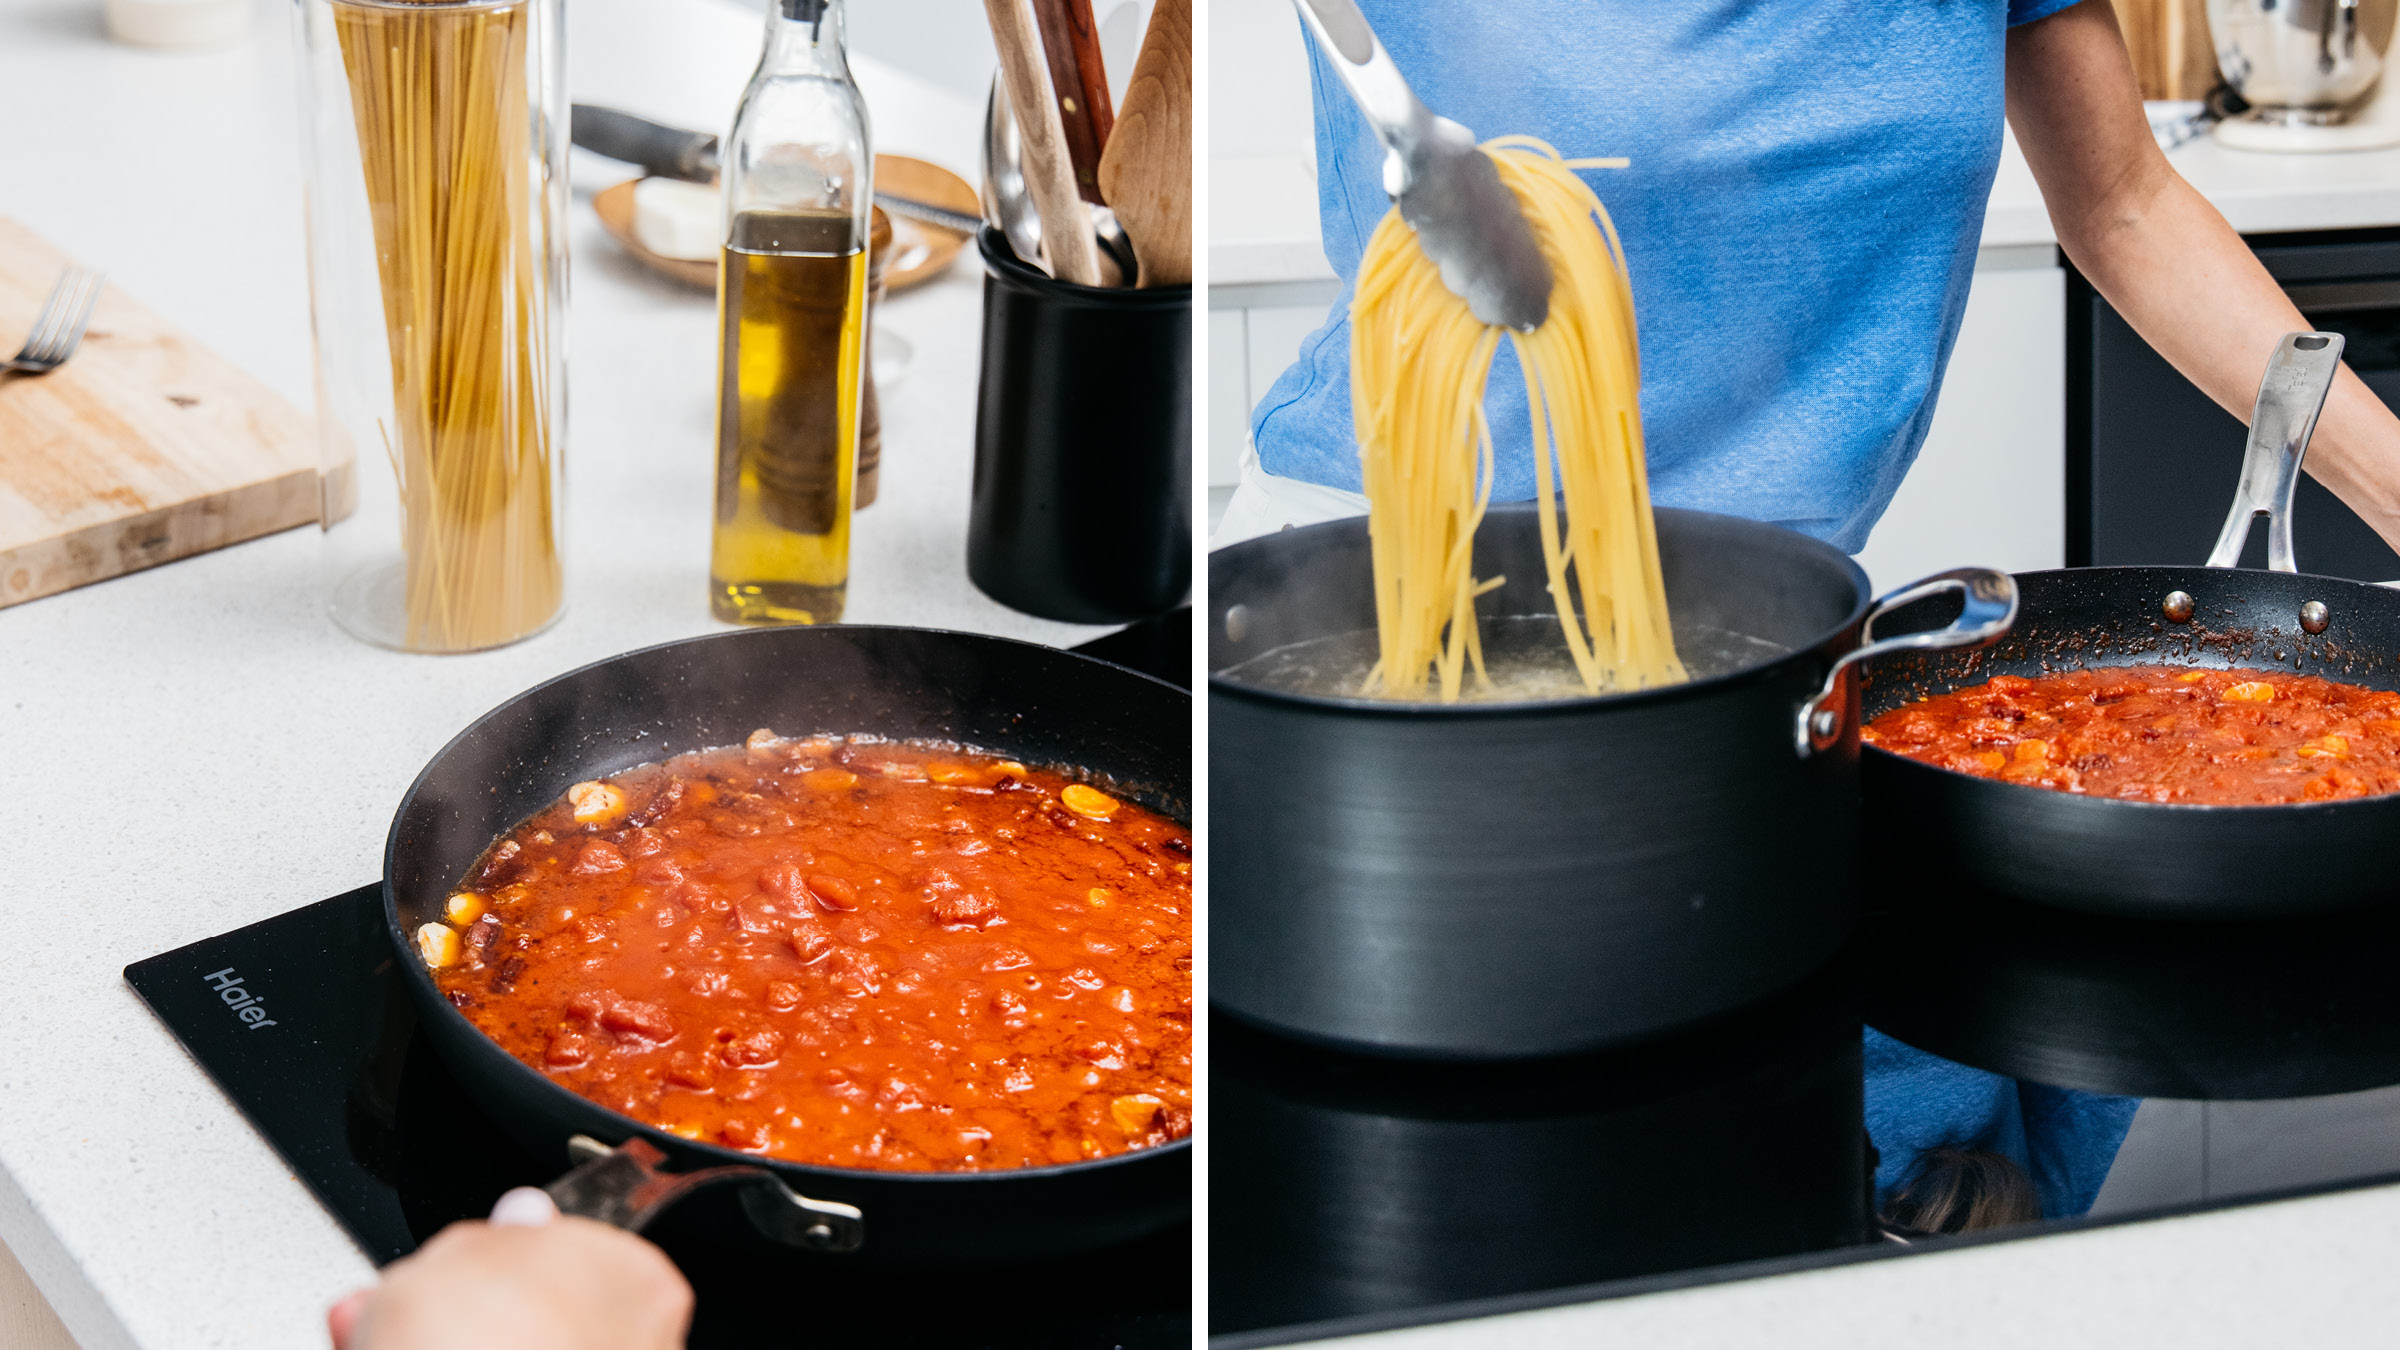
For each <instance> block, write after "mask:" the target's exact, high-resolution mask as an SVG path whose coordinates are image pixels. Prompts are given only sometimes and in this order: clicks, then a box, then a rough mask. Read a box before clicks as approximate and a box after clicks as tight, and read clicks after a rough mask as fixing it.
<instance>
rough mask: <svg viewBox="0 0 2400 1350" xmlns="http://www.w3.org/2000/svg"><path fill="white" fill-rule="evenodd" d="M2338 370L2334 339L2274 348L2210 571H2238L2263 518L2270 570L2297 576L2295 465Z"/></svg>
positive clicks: (2311, 336)
mask: <svg viewBox="0 0 2400 1350" xmlns="http://www.w3.org/2000/svg"><path fill="white" fill-rule="evenodd" d="M2341 368H2342V335H2341V334H2339V333H2286V334H2284V335H2283V341H2281V342H2278V343H2276V344H2275V355H2274V356H2273V357H2272V358H2270V359H2269V360H2268V361H2267V373H2266V374H2265V375H2263V376H2261V377H2260V378H2259V381H2258V404H2257V406H2256V407H2254V408H2252V409H2251V411H2250V441H2249V444H2248V445H2247V446H2246V447H2245V448H2244V449H2243V451H2242V481H2241V483H2240V484H2239V485H2238V486H2236V487H2235V489H2234V493H2233V509H2232V510H2231V511H2228V512H2227V513H2226V515H2225V528H2224V529H2223V530H2222V531H2220V532H2219V533H2218V535H2217V547H2216V549H2215V550H2214V551H2213V552H2211V553H2210V554H2209V555H2208V565H2209V566H2211V567H2234V566H2238V565H2239V564H2240V563H2241V560H2242V545H2243V543H2244V542H2246V541H2247V540H2248V539H2249V538H2250V522H2251V521H2253V520H2256V519H2257V518H2258V517H2260V516H2265V517H2266V518H2267V568H2268V570H2270V571H2275V572H2297V571H2299V570H2300V563H2299V560H2298V559H2297V558H2295V557H2294V556H2293V555H2292V493H2293V492H2294V491H2296V490H2298V488H2299V486H2300V461H2301V460H2302V459H2303V458H2305V457H2306V456H2307V454H2308V438H2309V436H2310V435H2311V434H2313V433H2314V432H2315V431H2316V429H2317V414H2318V413H2319V412H2322V411H2323V410H2324V408H2325V395H2326V394H2327V393H2329V392H2330V391H2331V390H2332V389H2333V376H2334V373H2335V372H2336V371H2338V370H2340V369H2341Z"/></svg>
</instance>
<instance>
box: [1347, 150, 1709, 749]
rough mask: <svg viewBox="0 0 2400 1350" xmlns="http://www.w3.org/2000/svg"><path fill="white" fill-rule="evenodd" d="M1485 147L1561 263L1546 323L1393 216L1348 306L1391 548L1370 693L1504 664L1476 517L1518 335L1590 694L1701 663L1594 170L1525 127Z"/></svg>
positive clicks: (1545, 516)
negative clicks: (1509, 303) (1491, 654)
mask: <svg viewBox="0 0 2400 1350" xmlns="http://www.w3.org/2000/svg"><path fill="white" fill-rule="evenodd" d="M1484 149H1485V150H1486V152H1488V153H1489V154H1490V155H1491V156H1492V159H1493V161H1494V162H1495V163H1496V164H1497V165H1498V167H1499V170H1500V179H1501V181H1502V182H1503V183H1505V184H1507V186H1508V188H1509V189H1510V191H1512V192H1513V193H1515V194H1516V197H1517V200H1518V202H1519V204H1520V205H1522V207H1523V208H1524V211H1525V215H1526V219H1527V220H1528V221H1529V222H1531V224H1532V226H1533V232H1534V237H1535V240H1536V242H1537V243H1539V245H1540V246H1541V249H1542V253H1543V256H1545V257H1546V258H1548V259H1549V262H1550V270H1551V275H1552V288H1551V295H1550V315H1549V318H1548V319H1547V320H1545V321H1544V322H1543V323H1542V325H1541V327H1539V328H1537V329H1535V330H1534V331H1533V332H1531V333H1517V332H1509V331H1507V330H1504V329H1501V328H1498V327H1490V326H1486V325H1484V324H1482V323H1480V322H1478V321H1477V320H1476V318H1475V316H1474V315H1473V314H1472V313H1470V312H1469V311H1468V309H1467V303H1466V301H1465V300H1463V299H1461V298H1460V297H1458V296H1457V295H1455V294H1453V293H1451V291H1450V290H1449V289H1448V288H1447V287H1445V286H1444V285H1443V284H1442V279H1441V272H1440V269H1438V268H1437V267H1435V265H1434V264H1433V263H1432V262H1431V261H1430V260H1429V259H1427V258H1426V257H1425V254H1424V252H1423V251H1422V250H1421V249H1419V248H1418V247H1417V243H1416V234H1415V231H1413V230H1411V229H1410V228H1409V227H1408V225H1407V224H1406V223H1405V222H1404V221H1402V220H1401V219H1400V213H1399V212H1398V211H1396V210H1395V211H1393V212H1391V213H1390V214H1389V215H1387V216H1385V217H1384V219H1383V223H1382V224H1381V225H1379V226H1377V227H1376V230H1375V233H1374V235H1373V236H1372V237H1371V238H1370V239H1369V240H1368V241H1367V248H1366V253H1365V256H1364V257H1363V258H1362V259H1361V261H1360V264H1359V271H1358V284H1357V287H1356V289H1355V292H1354V294H1353V296H1352V299H1351V304H1350V322H1351V329H1350V331H1351V338H1350V379H1351V401H1352V407H1353V417H1354V420H1355V423H1356V426H1357V432H1358V445H1359V465H1360V471H1361V476H1362V479H1363V481H1364V486H1365V488H1366V494H1367V501H1368V507H1369V509H1368V517H1367V528H1368V534H1369V538H1370V541H1371V546H1372V551H1373V556H1374V573H1375V619H1376V631H1377V647H1378V660H1377V661H1376V664H1375V666H1374V668H1373V669H1372V670H1371V671H1369V672H1368V675H1367V688H1368V690H1369V692H1380V693H1384V694H1388V695H1392V696H1395V697H1402V698H1421V697H1423V696H1424V693H1425V689H1426V686H1427V684H1428V682H1429V680H1430V682H1431V683H1432V684H1433V686H1434V688H1435V691H1436V695H1437V696H1438V697H1439V698H1440V699H1441V700H1442V701H1443V702H1451V701H1453V700H1455V699H1457V698H1458V697H1459V695H1460V693H1461V690H1462V685H1463V683H1464V674H1465V671H1464V667H1465V666H1466V665H1468V664H1470V663H1471V664H1472V665H1473V666H1474V668H1475V672H1476V678H1477V679H1478V680H1479V681H1481V680H1484V679H1486V678H1487V677H1486V675H1485V673H1484V669H1483V652H1482V644H1481V643H1480V641H1479V640H1478V638H1477V634H1476V623H1475V597H1476V596H1477V595H1479V594H1481V593H1483V592H1484V591H1486V590H1489V589H1491V588H1492V587H1493V586H1496V585H1498V584H1499V579H1498V578H1491V579H1487V580H1484V581H1480V582H1479V581H1478V580H1477V579H1476V577H1475V576H1474V567H1473V563H1474V544H1475V531H1476V530H1477V528H1478V527H1480V526H1481V524H1482V523H1483V518H1484V514H1485V512H1486V510H1487V509H1488V508H1489V507H1490V505H1491V495H1492V479H1493V477H1494V450H1493V445H1492V435H1491V428H1490V427H1489V425H1488V424H1487V423H1486V421H1485V419H1484V411H1483V402H1484V393H1485V388H1486V385H1487V382H1488V379H1489V377H1490V374H1491V366H1492V358H1493V356H1494V355H1495V354H1496V353H1497V352H1498V350H1499V343H1500V337H1501V335H1502V334H1503V332H1506V333H1507V337H1508V341H1509V344H1510V347H1511V349H1512V350H1513V351H1514V352H1515V353H1516V357H1517V362H1518V364H1519V366H1520V367H1522V368H1523V370H1524V373H1525V397H1526V403H1527V410H1528V412H1529V414H1530V417H1531V422H1532V429H1533V466H1534V482H1535V486H1536V490H1537V493H1538V496H1537V501H1538V502H1539V507H1538V511H1537V523H1538V526H1539V530H1540V534H1541V541H1542V556H1543V561H1544V565H1545V571H1546V573H1547V582H1548V589H1549V592H1550V596H1551V599H1552V602H1553V603H1554V604H1555V605H1556V606H1557V608H1558V620H1559V627H1560V630H1561V634H1562V636H1563V637H1564V638H1565V641H1566V647H1567V654H1568V656H1569V658H1570V659H1571V660H1572V661H1573V662H1574V664H1575V668H1576V671H1577V673H1578V674H1579V675H1580V676H1581V678H1582V681H1583V685H1584V688H1585V689H1586V690H1588V691H1590V692H1592V693H1603V692H1609V691H1615V690H1628V689H1645V688H1651V687H1654V686H1657V685H1662V684H1672V683H1676V682H1679V681H1681V680H1683V679H1685V678H1686V675H1685V672H1684V668H1683V663H1682V661H1681V660H1680V659H1679V658H1678V657H1677V656H1676V654H1675V637H1674V631H1673V629H1672V627H1671V626H1670V624H1669V622H1668V617H1667V603H1666V583H1665V577H1664V574H1663V572H1662V571H1661V569H1660V566H1659V560H1658V533H1657V528H1656V525H1655V524H1654V522H1653V520H1652V518H1651V514H1650V487H1649V475H1648V470H1647V467H1646V461H1645V458H1644V448H1643V443H1642V420H1641V403H1640V397H1641V355H1640V349H1639V346H1638V344H1637V340H1636V335H1635V329H1634V321H1633V292H1632V289H1631V287H1630V286H1629V285H1628V284H1627V281H1626V276H1625V250H1624V246H1623V244H1622V242H1621V241H1619V239H1618V238H1617V233H1616V227H1615V226H1614V225H1613V224H1612V223H1610V221H1609V218H1608V212H1607V211H1606V210H1605V209H1604V208H1602V206H1601V205H1600V199H1599V198H1598V197H1597V196H1596V195H1594V194H1593V192H1592V190H1591V189H1590V188H1589V187H1588V186H1586V185H1585V184H1584V182H1583V181H1582V180H1581V179H1579V178H1577V177H1576V176H1575V173H1574V170H1575V168H1577V167H1579V166H1589V167H1603V166H1607V167H1614V166H1615V165H1618V164H1621V163H1622V162H1623V161H1621V160H1564V159H1561V158H1560V157H1559V154H1558V152H1557V151H1556V150H1553V149H1551V148H1550V147H1549V146H1547V145H1545V144H1543V143H1542V142H1540V141H1537V140H1534V139H1532V138H1530V137H1525V136H1504V137H1501V138H1499V139H1497V140H1493V141H1489V142H1486V143H1485V145H1484Z"/></svg>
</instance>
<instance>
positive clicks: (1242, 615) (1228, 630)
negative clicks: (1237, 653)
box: [1225, 605, 1250, 642]
mask: <svg viewBox="0 0 2400 1350" xmlns="http://www.w3.org/2000/svg"><path fill="white" fill-rule="evenodd" d="M1248 636H1250V607H1249V606H1248V605H1234V606H1231V607H1229V608H1228V609H1227V610H1226V611H1225V640H1226V641H1227V642H1239V641H1241V640H1242V639H1243V638H1246V637H1248Z"/></svg>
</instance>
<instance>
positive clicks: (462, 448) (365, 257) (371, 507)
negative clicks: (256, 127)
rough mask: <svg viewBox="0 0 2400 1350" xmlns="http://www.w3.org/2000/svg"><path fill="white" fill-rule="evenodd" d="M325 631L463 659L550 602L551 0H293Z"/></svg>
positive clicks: (559, 345) (545, 618) (558, 408)
mask: <svg viewBox="0 0 2400 1350" xmlns="http://www.w3.org/2000/svg"><path fill="white" fill-rule="evenodd" d="M294 15H295V32H296V36H297V39H298V42H299V56H300V62H301V67H302V78H301V99H302V103H303V107H302V112H303V116H302V119H301V122H302V127H303V135H304V136H305V137H306V146H305V153H306V162H307V165H308V192H307V211H308V238H309V292H310V310H311V317H312V319H313V322H314V327H315V335H316V357H317V371H316V374H317V421H318V428H319V436H320V444H321V447H322V448H321V451H320V456H321V459H320V476H319V484H320V490H321V502H322V511H321V517H320V518H321V522H322V524H323V526H324V534H325V541H326V558H327V561H326V572H327V577H328V581H329V585H330V595H329V607H330V609H331V612H332V614H333V617H334V620H335V621H336V622H337V623H339V624H340V625H341V627H342V628H344V629H345V630H347V631H348V632H350V633H352V634H354V635H355V636H357V637H360V638H363V639H365V640H366V641H369V642H373V643H377V644H380V645H383V646H387V647H394V648H399V649H402V650H406V651H423V652H461V651H475V650H479V649H482V648H486V647H496V646H500V645H502V644H504V643H509V642H514V641H516V640H518V639H520V638H523V637H526V636H529V635H531V634H533V633H537V632H539V631H541V630H542V629H543V628H545V627H548V626H549V625H550V623H551V622H552V621H554V620H555V619H556V618H557V617H558V614H559V612H560V608H561V605H562V603H563V601H564V575H563V570H562V566H561V553H562V551H563V542H564V541H563V537H562V529H561V527H562V524H563V520H562V517H563V509H562V507H563V503H562V496H563V492H564V487H565V480H564V468H563V459H564V451H565V443H566V351H565V338H566V297H567V255H566V233H565V230H566V219H567V215H566V212H567V178H566V155H567V116H566V112H567V106H566V81H565V72H564V68H563V61H562V59H561V47H562V38H563V34H562V32H561V17H560V0H496V2H487V0H435V2H433V3H407V2H406V0H297V3H296V5H295V8H294Z"/></svg>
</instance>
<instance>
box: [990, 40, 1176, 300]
mask: <svg viewBox="0 0 2400 1350" xmlns="http://www.w3.org/2000/svg"><path fill="white" fill-rule="evenodd" d="M983 11H984V14H985V15H986V16H987V17H988V18H989V19H990V20H991V23H992V45H993V46H995V47H997V48H999V50H1000V82H1001V83H1002V84H1004V85H1007V86H1008V106H1009V107H1010V108H1011V109H1012V110H1014V111H1015V113H1016V114H1017V140H1018V158H1019V160H1020V161H1021V163H1022V165H1023V167H1024V170H1025V190H1026V192H1027V193H1028V194H1029V195H1031V196H1032V198H1033V209H1034V210H1035V211H1036V212H1037V213H1038V214H1040V216H1041V218H1042V252H1043V253H1045V254H1048V255H1049V259H1050V274H1051V275H1052V276H1055V277H1057V278H1058V279H1059V280H1061V281H1072V282H1075V283H1076V284H1078V285H1083V286H1097V285H1099V284H1100V242H1099V240H1097V239H1096V238H1094V237H1093V235H1092V218H1091V215H1090V214H1089V213H1088V212H1086V211H1085V210H1084V209H1083V198H1082V196H1081V195H1080V194H1078V193H1077V192H1076V191H1075V168H1074V165H1073V164H1071V163H1070V162H1069V160H1068V157H1067V140H1066V129H1065V127H1063V126H1062V125H1061V124H1060V123H1059V119H1058V104H1056V103H1055V102H1053V101H1052V100H1051V97H1050V80H1049V75H1048V73H1047V71H1045V70H1044V69H1043V66H1044V62H1043V58H1042V43H1041V39H1040V38H1039V37H1038V36H1036V34H1035V32H1034V24H1033V11H1032V10H1031V9H1029V8H1027V7H1026V0H983ZM1137 256H1138V255H1137Z"/></svg>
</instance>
